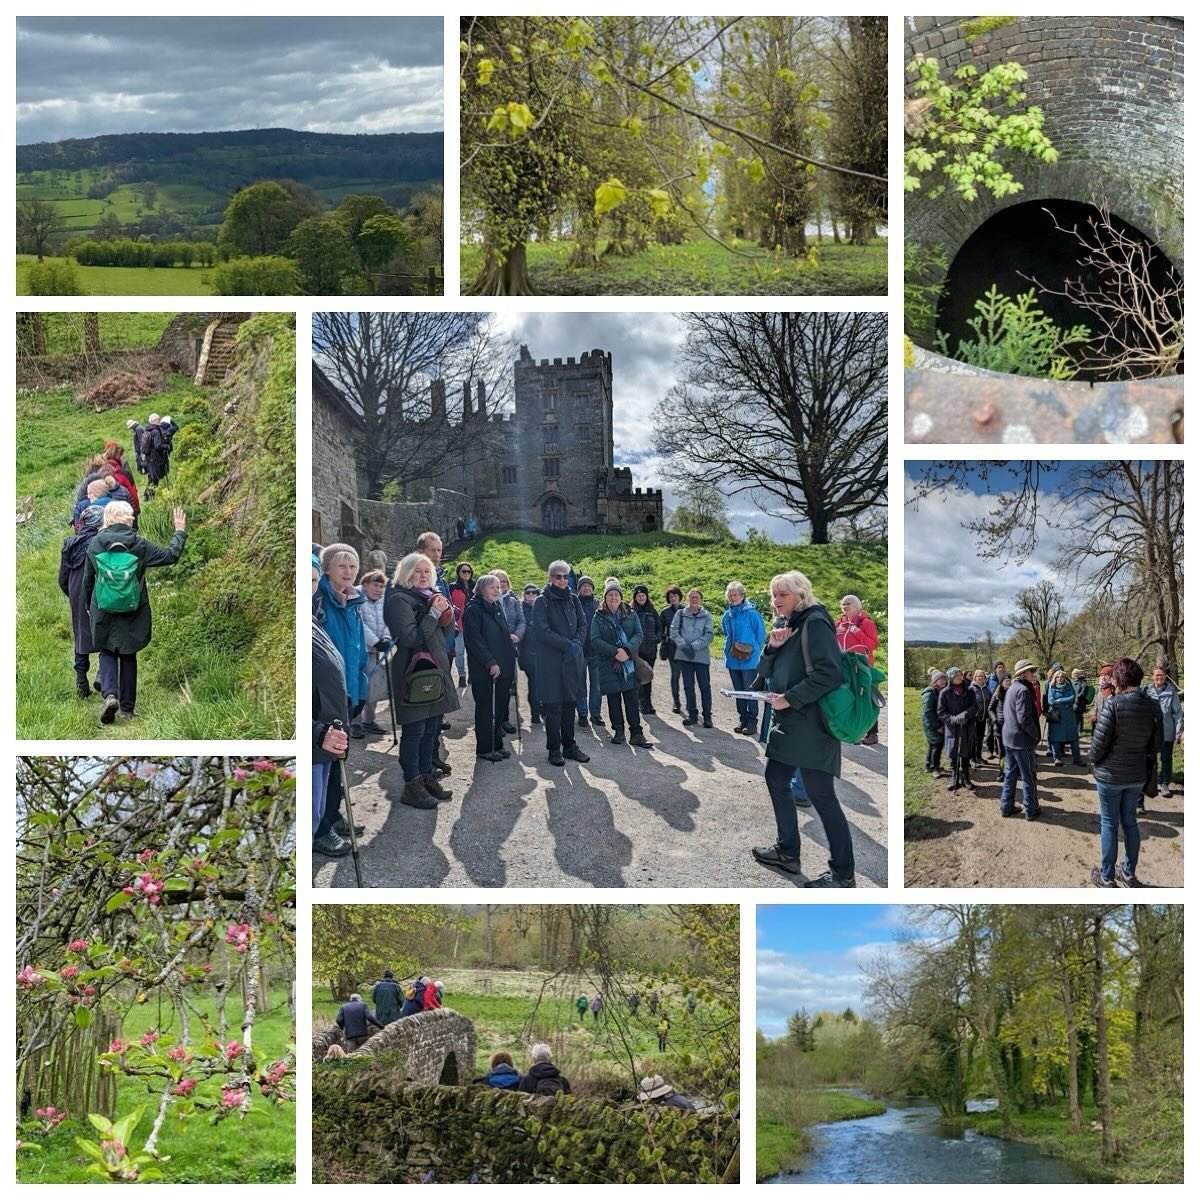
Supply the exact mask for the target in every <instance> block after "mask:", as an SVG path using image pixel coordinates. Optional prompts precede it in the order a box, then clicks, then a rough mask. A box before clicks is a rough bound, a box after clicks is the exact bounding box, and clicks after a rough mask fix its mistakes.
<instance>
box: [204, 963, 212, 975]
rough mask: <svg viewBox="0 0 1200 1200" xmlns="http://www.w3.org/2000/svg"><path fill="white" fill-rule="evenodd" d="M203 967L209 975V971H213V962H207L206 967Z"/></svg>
mask: <svg viewBox="0 0 1200 1200" xmlns="http://www.w3.org/2000/svg"><path fill="white" fill-rule="evenodd" d="M202 969H203V971H204V973H205V975H207V974H208V973H209V971H211V970H212V969H213V965H212V963H205V964H204V967H203V968H202Z"/></svg>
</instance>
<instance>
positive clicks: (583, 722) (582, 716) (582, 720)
mask: <svg viewBox="0 0 1200 1200" xmlns="http://www.w3.org/2000/svg"><path fill="white" fill-rule="evenodd" d="M587 723H588V719H587V713H576V714H575V726H576V728H578V729H586V728H587Z"/></svg>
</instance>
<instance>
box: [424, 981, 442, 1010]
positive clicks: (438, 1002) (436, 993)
mask: <svg viewBox="0 0 1200 1200" xmlns="http://www.w3.org/2000/svg"><path fill="white" fill-rule="evenodd" d="M421 1007H422V1009H423V1010H424V1011H425V1012H432V1011H433V1009H435V1008H441V1007H442V981H441V980H440V979H437V980H434V979H427V980H426V981H425V996H424V999H423V1000H422V1001H421Z"/></svg>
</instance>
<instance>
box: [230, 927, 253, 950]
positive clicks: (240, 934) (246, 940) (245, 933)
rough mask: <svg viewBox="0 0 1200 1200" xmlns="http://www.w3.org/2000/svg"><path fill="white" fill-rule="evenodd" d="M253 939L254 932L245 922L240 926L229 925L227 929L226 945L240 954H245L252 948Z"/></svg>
mask: <svg viewBox="0 0 1200 1200" xmlns="http://www.w3.org/2000/svg"><path fill="white" fill-rule="evenodd" d="M252 937H253V931H252V930H251V928H250V926H249V925H247V924H245V923H244V922H243V923H242V924H240V925H233V924H230V925H227V926H226V927H225V943H226V945H229V946H232V947H233V948H234V951H235V952H236V953H238V954H245V953H246V951H247V950H248V949H249V948H250V939H251V938H252Z"/></svg>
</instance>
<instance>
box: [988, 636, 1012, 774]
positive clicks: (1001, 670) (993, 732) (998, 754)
mask: <svg viewBox="0 0 1200 1200" xmlns="http://www.w3.org/2000/svg"><path fill="white" fill-rule="evenodd" d="M1007 678H1008V671H1007V670H1006V669H1005V666H1004V660H1003V659H997V660H996V662H994V663H993V664H992V673H991V674H990V675H989V676H988V680H987V691H988V704H987V719H986V722H985V725H984V737H985V739H986V740H985V744H986V746H987V752H988V757H989V758H1002V757H1003V753H1002V752H1003V749H1004V747H1003V746H1001V745H1000V737H999V728H1000V722H999V721H998V720H993V718H992V713H993V712H994V711H995V710H994V709H993V708H992V697H993V696H994V695H995V694H996V689H997V688H998V687H999V686H1000V685H1001V684H1002V683H1003V682H1004V680H1005V679H1007ZM1003 715H1004V714H1003V713H1001V714H1000V716H1001V717H1003Z"/></svg>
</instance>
